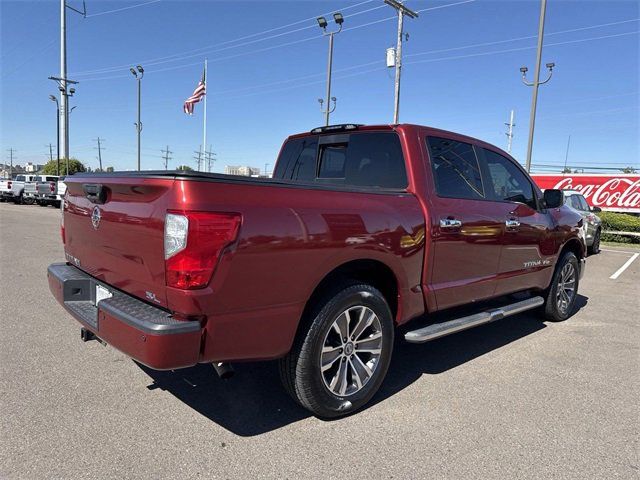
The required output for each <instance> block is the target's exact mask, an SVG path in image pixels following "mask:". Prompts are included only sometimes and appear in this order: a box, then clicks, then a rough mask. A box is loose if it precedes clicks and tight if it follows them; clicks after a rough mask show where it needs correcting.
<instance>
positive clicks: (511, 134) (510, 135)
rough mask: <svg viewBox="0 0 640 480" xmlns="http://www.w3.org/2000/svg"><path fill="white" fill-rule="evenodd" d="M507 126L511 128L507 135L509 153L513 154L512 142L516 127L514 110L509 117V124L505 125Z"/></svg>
mask: <svg viewBox="0 0 640 480" xmlns="http://www.w3.org/2000/svg"><path fill="white" fill-rule="evenodd" d="M505 125H506V126H507V127H509V130H508V131H507V133H506V134H505V135H506V136H507V139H508V140H507V152H509V153H511V142H512V140H513V127H515V126H516V124H515V123H513V110H511V116H510V117H509V123H505Z"/></svg>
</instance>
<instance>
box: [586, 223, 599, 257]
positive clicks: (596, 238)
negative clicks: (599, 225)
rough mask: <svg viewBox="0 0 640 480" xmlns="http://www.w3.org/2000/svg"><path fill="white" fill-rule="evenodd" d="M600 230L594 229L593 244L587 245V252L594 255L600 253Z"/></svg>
mask: <svg viewBox="0 0 640 480" xmlns="http://www.w3.org/2000/svg"><path fill="white" fill-rule="evenodd" d="M601 233H602V232H601V231H600V229H598V230H596V234H595V235H594V237H593V244H592V245H591V246H590V247H589V253H590V254H591V255H596V254H598V253H600V236H601Z"/></svg>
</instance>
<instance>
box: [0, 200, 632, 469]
mask: <svg viewBox="0 0 640 480" xmlns="http://www.w3.org/2000/svg"><path fill="white" fill-rule="evenodd" d="M605 248H606V251H603V252H602V253H601V254H600V255H596V256H593V257H590V258H589V260H588V264H587V273H586V276H585V278H584V279H583V281H582V283H581V285H580V297H579V298H578V306H579V310H578V311H577V313H576V314H575V315H574V316H573V317H572V318H571V319H569V320H568V321H567V322H564V323H559V324H551V323H543V322H541V321H540V320H539V318H538V317H537V316H536V314H535V313H525V314H521V315H518V316H515V317H512V318H509V319H505V320H502V321H499V322H496V323H493V324H490V325H487V326H484V327H479V328H477V329H475V330H470V331H467V332H463V333H460V334H457V335H453V336H449V337H445V338H443V339H440V340H437V341H434V342H432V343H428V344H424V345H410V344H403V343H398V345H397V347H396V350H395V353H394V359H393V362H392V366H391V369H390V371H389V374H388V377H387V380H386V381H385V383H384V385H383V387H382V390H381V391H380V392H379V393H378V394H377V396H376V397H375V399H374V401H373V402H372V404H371V405H370V406H369V407H368V408H367V409H365V410H363V411H361V412H359V413H357V414H355V415H352V416H350V417H348V418H344V419H340V420H335V421H330V422H327V421H322V420H319V419H317V418H314V417H311V416H309V414H308V413H307V412H306V411H305V410H303V409H302V408H301V407H298V406H297V405H295V404H294V403H293V402H292V401H291V400H290V399H289V397H288V396H287V395H286V394H285V393H284V391H283V390H282V388H281V386H280V382H279V378H278V374H277V370H276V366H275V364H273V363H262V364H241V365H236V376H235V377H234V378H233V379H232V380H229V381H223V380H220V379H218V378H217V377H216V376H215V374H214V372H213V370H212V368H211V367H210V366H207V365H201V366H198V367H195V368H191V369H187V370H182V371H176V372H153V371H150V370H146V369H143V368H141V367H139V366H138V365H137V364H136V363H134V362H132V361H131V360H129V359H128V358H126V357H125V356H124V355H122V354H120V353H119V352H117V351H116V350H114V349H112V348H110V347H103V346H102V345H100V344H98V343H97V342H90V343H86V344H85V343H82V342H81V341H80V338H79V331H80V328H79V325H78V324H77V323H76V322H75V320H73V319H72V318H71V317H70V316H69V315H68V314H66V313H65V312H64V310H63V309H62V307H60V306H59V305H58V304H57V303H56V302H55V301H54V299H53V298H52V296H51V295H50V294H49V290H48V286H47V281H46V268H47V266H48V265H49V263H51V262H54V261H62V259H63V254H62V246H61V243H60V235H59V213H58V212H57V211H55V210H54V209H53V208H51V207H48V208H40V207H37V206H32V207H29V206H20V205H13V204H7V203H1V204H0V249H1V251H0V319H1V321H0V329H1V334H0V372H1V374H0V399H1V404H0V408H1V415H0V418H1V419H0V427H1V430H0V432H1V439H0V477H2V478H11V479H13V478H25V479H40V478H47V479H49V478H197V477H201V478H221V479H224V478H234V479H235V478H242V479H245V478H290V479H297V478H305V479H306V478H323V479H332V478H352V479H357V478H396V479H398V478H401V479H403V478H452V479H453V478H455V479H457V478H500V479H503V478H575V479H587V478H589V479H594V478H603V479H604V478H606V479H610V478H638V477H639V462H638V452H639V445H638V441H639V439H640V435H639V429H640V428H639V427H640V375H639V370H640V369H639V366H640V355H639V346H640V335H639V333H638V324H639V323H640V315H639V313H638V312H639V307H640V258H638V259H637V260H635V261H633V262H632V263H630V264H629V265H628V266H627V268H626V269H624V271H622V272H620V273H619V274H618V276H617V277H616V278H611V277H612V276H615V275H614V274H615V273H616V272H617V271H618V270H619V269H620V268H621V267H622V266H623V265H624V264H625V263H627V262H628V260H629V259H630V258H631V257H632V255H633V253H634V252H636V251H640V250H639V249H633V248H632V247H626V248H618V247H605Z"/></svg>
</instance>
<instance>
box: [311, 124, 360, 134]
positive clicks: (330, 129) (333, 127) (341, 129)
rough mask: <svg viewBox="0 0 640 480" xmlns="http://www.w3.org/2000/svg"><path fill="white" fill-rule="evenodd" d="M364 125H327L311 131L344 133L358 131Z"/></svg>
mask: <svg viewBox="0 0 640 480" xmlns="http://www.w3.org/2000/svg"><path fill="white" fill-rule="evenodd" d="M361 126H362V124H359V123H343V124H341V125H327V126H326V127H318V128H314V129H313V130H311V133H328V132H344V131H345V130H357V129H358V127H361Z"/></svg>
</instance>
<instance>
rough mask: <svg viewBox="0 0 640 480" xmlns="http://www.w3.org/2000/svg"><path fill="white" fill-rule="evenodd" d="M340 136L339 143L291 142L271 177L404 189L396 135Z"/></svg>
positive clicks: (399, 150)
mask: <svg viewBox="0 0 640 480" xmlns="http://www.w3.org/2000/svg"><path fill="white" fill-rule="evenodd" d="M339 136H340V137H341V138H340V142H339V143H327V140H328V138H327V137H324V139H323V137H308V138H305V139H293V140H290V141H289V142H287V144H286V145H285V146H284V147H283V149H282V153H281V154H280V159H279V160H278V165H277V167H276V171H275V172H274V177H276V178H287V179H292V180H299V181H307V182H312V181H317V182H319V183H325V184H335V185H354V186H363V187H364V186H368V187H379V188H389V189H403V188H406V187H407V185H408V182H407V172H406V169H405V164H404V157H403V155H402V147H401V145H400V139H399V138H398V135H397V134H396V133H393V132H371V133H369V132H366V133H353V134H351V135H348V136H347V135H339ZM319 138H320V139H321V140H320V145H319V146H318V139H319ZM294 142H295V144H294ZM289 144H291V145H289Z"/></svg>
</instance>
